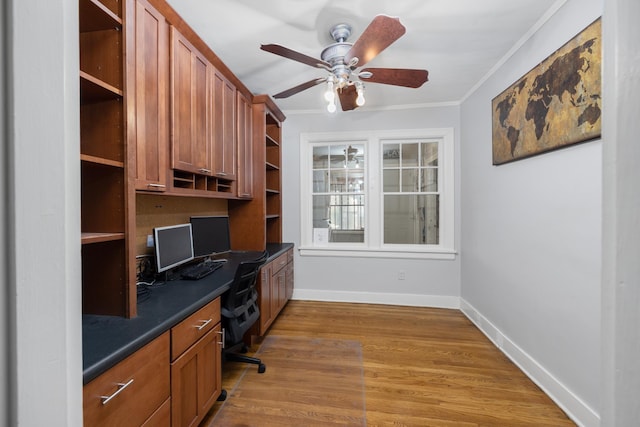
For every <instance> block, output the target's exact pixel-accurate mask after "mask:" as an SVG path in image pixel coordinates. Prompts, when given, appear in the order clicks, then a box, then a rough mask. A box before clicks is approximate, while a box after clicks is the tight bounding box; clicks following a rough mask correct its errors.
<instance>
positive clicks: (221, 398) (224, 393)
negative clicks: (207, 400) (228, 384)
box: [218, 390, 227, 402]
mask: <svg viewBox="0 0 640 427" xmlns="http://www.w3.org/2000/svg"><path fill="white" fill-rule="evenodd" d="M225 400H227V390H222V392H220V396H218V402H224V401H225Z"/></svg>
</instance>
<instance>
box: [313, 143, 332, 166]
mask: <svg viewBox="0 0 640 427" xmlns="http://www.w3.org/2000/svg"><path fill="white" fill-rule="evenodd" d="M328 167H329V147H313V168H314V169H326V168H328Z"/></svg>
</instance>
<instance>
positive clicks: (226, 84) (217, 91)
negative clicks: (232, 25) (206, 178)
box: [211, 70, 237, 180]
mask: <svg viewBox="0 0 640 427" xmlns="http://www.w3.org/2000/svg"><path fill="white" fill-rule="evenodd" d="M212 86H213V112H212V113H213V114H212V121H211V122H212V126H213V129H212V136H213V150H214V152H213V162H214V163H213V164H214V175H215V176H217V177H219V178H223V179H227V180H235V179H236V143H237V142H236V87H235V86H234V85H233V84H232V83H231V82H230V81H229V80H227V79H226V78H225V77H224V76H223V75H222V73H220V72H219V71H218V70H215V71H214V73H213V84H212Z"/></svg>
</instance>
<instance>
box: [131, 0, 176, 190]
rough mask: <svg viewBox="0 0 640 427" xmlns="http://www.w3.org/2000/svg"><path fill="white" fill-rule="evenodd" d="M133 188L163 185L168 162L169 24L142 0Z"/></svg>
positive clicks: (137, 37)
mask: <svg viewBox="0 0 640 427" xmlns="http://www.w3.org/2000/svg"><path fill="white" fill-rule="evenodd" d="M135 44H136V55H135V58H136V60H135V76H136V87H135V99H136V109H135V111H136V114H135V121H136V144H135V147H134V148H135V149H134V150H133V154H134V158H135V169H134V173H135V187H136V190H143V191H154V192H158V191H159V192H163V191H166V189H167V175H168V168H169V165H168V163H167V152H168V150H169V109H168V106H169V94H168V91H169V24H168V23H167V21H166V20H165V18H164V16H163V15H162V14H161V13H160V12H158V11H157V10H156V9H155V8H154V7H153V6H151V5H150V4H149V3H148V2H147V1H146V0H136V25H135Z"/></svg>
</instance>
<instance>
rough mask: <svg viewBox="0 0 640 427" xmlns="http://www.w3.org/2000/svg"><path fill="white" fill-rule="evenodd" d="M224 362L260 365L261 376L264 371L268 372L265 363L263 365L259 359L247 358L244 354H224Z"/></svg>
mask: <svg viewBox="0 0 640 427" xmlns="http://www.w3.org/2000/svg"><path fill="white" fill-rule="evenodd" d="M224 360H227V361H230V362H243V363H251V364H254V365H258V373H259V374H262V373H264V371H266V370H267V367H266V366H265V364H264V363H262V360H260V359H258V358H257V357H250V356H245V355H243V354H238V353H224Z"/></svg>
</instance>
